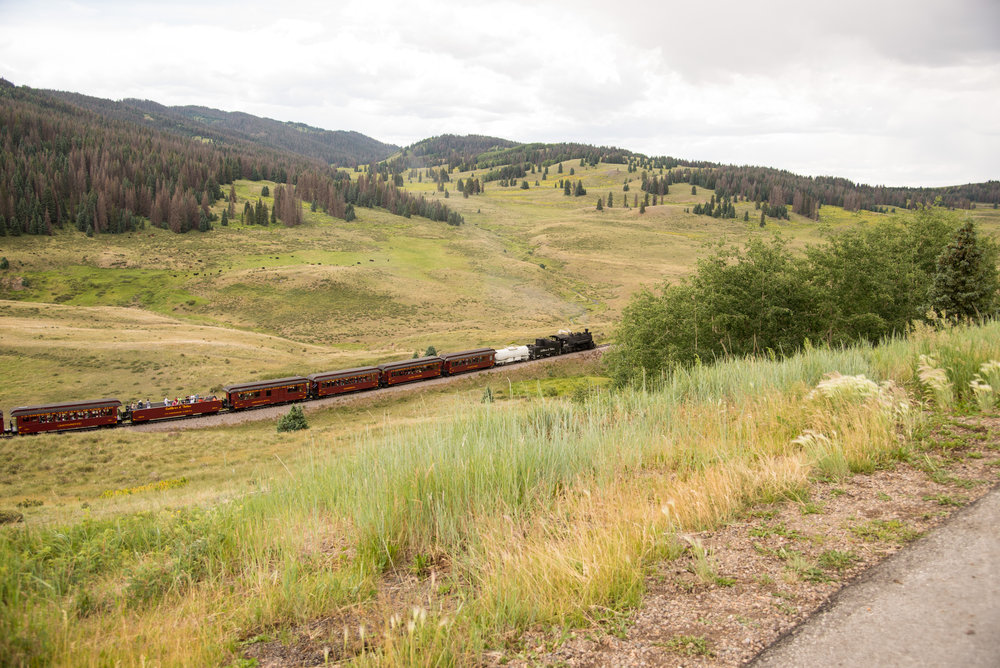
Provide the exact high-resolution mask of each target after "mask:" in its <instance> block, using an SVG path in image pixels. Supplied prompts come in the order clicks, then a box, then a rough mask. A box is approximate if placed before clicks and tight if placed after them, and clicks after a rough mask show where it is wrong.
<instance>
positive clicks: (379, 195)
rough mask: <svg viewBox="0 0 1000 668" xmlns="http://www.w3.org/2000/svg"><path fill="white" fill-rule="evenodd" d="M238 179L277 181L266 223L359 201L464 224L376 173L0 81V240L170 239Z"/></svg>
mask: <svg viewBox="0 0 1000 668" xmlns="http://www.w3.org/2000/svg"><path fill="white" fill-rule="evenodd" d="M91 99H92V98H91ZM109 105H110V107H111V108H113V109H120V107H116V106H115V103H109ZM88 106H90V107H94V106H95V105H88ZM97 106H99V105H97ZM126 116H127V115H126ZM235 179H250V180H254V181H258V180H268V181H275V182H277V183H279V184H284V185H283V186H279V187H278V188H276V192H275V195H276V202H275V206H274V220H273V221H269V222H277V221H280V222H282V223H284V224H285V225H296V224H298V223H299V222H301V205H302V202H303V201H307V202H311V203H314V204H315V205H316V206H317V207H318V208H319V207H321V208H322V209H323V210H324V211H326V212H328V213H329V214H331V215H333V216H336V217H339V218H345V219H348V220H349V219H351V218H353V215H354V213H353V209H354V207H355V206H363V207H374V206H379V207H384V208H386V209H388V210H389V211H391V212H392V213H395V214H398V215H402V216H409V215H421V216H426V217H428V218H431V219H433V220H440V221H447V222H449V223H450V224H453V225H457V224H461V222H462V219H461V217H460V216H458V215H457V214H455V213H454V212H452V211H451V210H449V209H448V207H446V206H445V205H443V204H441V203H440V202H436V201H428V200H426V199H425V198H424V197H421V196H414V195H412V194H410V193H406V192H403V191H402V190H400V189H399V188H397V186H396V185H395V183H392V182H389V181H387V180H386V179H385V178H384V177H383V176H381V175H380V174H378V172H377V171H374V172H373V173H371V174H365V173H359V175H358V177H357V179H354V180H352V179H351V176H350V174H349V173H347V172H344V171H340V170H336V169H334V168H332V167H331V166H330V165H328V164H326V163H324V162H320V161H318V160H315V159H312V158H310V157H307V156H302V155H298V154H295V153H291V152H289V151H283V150H278V149H274V148H270V147H268V146H263V145H260V144H254V143H251V142H247V141H241V140H232V141H231V142H223V141H213V140H208V139H205V138H200V139H199V138H192V137H190V136H186V135H185V134H184V133H174V132H167V131H164V130H159V129H155V128H150V127H147V126H146V125H143V124H141V123H136V122H133V121H132V120H128V119H127V118H124V117H122V114H119V113H111V114H103V113H101V112H99V111H95V110H94V109H93V108H84V107H81V106H78V105H76V104H73V103H72V102H68V101H67V100H66V99H64V96H60V95H54V94H50V93H48V92H45V91H38V90H33V89H31V88H27V87H15V86H13V85H11V84H10V83H9V82H6V81H3V82H2V83H0V234H11V235H19V234H52V233H53V231H54V230H56V229H60V228H63V227H66V226H75V227H76V228H77V229H79V230H80V231H81V232H85V233H87V234H101V233H121V232H127V231H131V230H135V229H136V228H137V227H141V226H143V225H144V224H145V222H146V221H147V220H148V221H149V223H150V224H152V225H154V226H157V227H163V228H169V229H170V230H172V231H174V232H178V233H181V232H187V231H189V230H195V229H197V230H201V231H206V230H208V229H210V228H211V226H212V223H213V222H214V220H215V215H214V214H213V213H212V212H211V211H210V206H211V205H212V204H214V203H215V202H216V201H217V200H219V199H220V198H222V197H223V196H224V195H225V193H224V190H223V187H222V186H223V185H226V184H231V183H232V182H233V181H234V180H235ZM227 213H228V214H229V216H230V217H231V216H232V215H233V214H234V212H233V211H228V212H227Z"/></svg>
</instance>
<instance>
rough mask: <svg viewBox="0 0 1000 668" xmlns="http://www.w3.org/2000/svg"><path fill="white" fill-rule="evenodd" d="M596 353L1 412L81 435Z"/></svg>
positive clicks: (330, 374)
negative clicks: (152, 399) (153, 399)
mask: <svg viewBox="0 0 1000 668" xmlns="http://www.w3.org/2000/svg"><path fill="white" fill-rule="evenodd" d="M593 348H595V345H594V337H593V335H592V334H591V333H590V330H588V329H585V330H583V331H582V332H566V331H561V332H559V333H558V334H555V335H554V336H547V337H544V338H540V339H535V342H534V343H529V344H527V345H523V346H508V347H506V348H501V349H493V348H477V349H475V350H464V351H461V352H457V353H442V354H440V355H435V356H431V357H419V358H416V359H409V360H403V361H399V362H389V363H386V364H379V365H378V366H368V367H359V368H356V369H342V370H340V371H326V372H322V373H314V374H310V375H309V376H291V377H289V378H277V379H274V380H261V381H256V382H250V383H235V384H231V385H226V386H224V387H223V388H222V396H221V397H219V396H215V395H212V396H201V395H191V396H188V397H185V398H184V399H182V400H177V399H175V400H173V401H171V400H170V399H169V398H165V399H164V400H163V401H162V402H150V401H149V400H146V401H138V402H134V403H131V404H122V402H121V401H119V400H118V399H93V400H88V401H70V402H64V403H58V404H44V405H40V406H22V407H20V408H15V409H14V410H12V411H11V412H10V419H9V421H8V422H4V418H3V413H2V412H0V434H3V435H6V436H13V435H27V434H39V433H43V432H61V431H75V430H82V429H97V428H101V427H115V426H119V425H128V424H143V423H146V422H151V421H153V420H169V419H176V418H183V417H196V416H201V415H214V414H216V413H220V412H222V411H240V410H246V409H251V408H260V407H263V406H274V405H277V404H287V403H292V402H298V401H309V400H313V399H321V398H323V397H329V396H333V395H338V394H346V393H349V392H361V391H364V390H371V389H375V388H379V387H390V386H393V385H399V384H401V383H412V382H417V381H421V380H428V379H431V378H439V377H441V376H453V375H456V374H461V373H467V372H470V371H479V370H482V369H490V368H493V367H495V366H504V365H507V364H514V363H517V362H525V361H528V360H536V359H543V358H546V357H555V356H557V355H566V354H568V353H575V352H580V351H583V350H592V349H593Z"/></svg>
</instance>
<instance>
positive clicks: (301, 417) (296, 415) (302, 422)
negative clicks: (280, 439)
mask: <svg viewBox="0 0 1000 668" xmlns="http://www.w3.org/2000/svg"><path fill="white" fill-rule="evenodd" d="M308 428H309V423H308V422H306V416H305V414H304V413H303V412H302V407H301V406H292V408H291V410H289V411H288V414H287V415H284V416H282V418H281V419H280V420H278V431H279V432H282V431H298V430H300V429H308Z"/></svg>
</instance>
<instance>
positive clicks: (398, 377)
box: [378, 357, 444, 387]
mask: <svg viewBox="0 0 1000 668" xmlns="http://www.w3.org/2000/svg"><path fill="white" fill-rule="evenodd" d="M443 364H444V360H442V359H441V358H440V357H420V358H417V359H415V360H405V361H403V362H390V363H389V364H379V365H378V368H379V370H380V371H381V372H382V377H381V379H380V380H379V385H381V386H382V387H388V386H390V385H398V384H400V383H409V382H412V381H415V380H424V379H426V378H437V377H438V376H440V375H441V367H442V365H443Z"/></svg>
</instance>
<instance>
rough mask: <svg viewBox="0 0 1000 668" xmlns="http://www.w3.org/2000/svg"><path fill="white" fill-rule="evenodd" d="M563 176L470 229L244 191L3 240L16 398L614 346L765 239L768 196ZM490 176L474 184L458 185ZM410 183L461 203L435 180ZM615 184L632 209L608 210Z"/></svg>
mask: <svg viewBox="0 0 1000 668" xmlns="http://www.w3.org/2000/svg"><path fill="white" fill-rule="evenodd" d="M571 169H572V170H573V171H574V172H575V173H574V174H573V175H572V176H571V175H570V174H569V172H570V170H571ZM563 171H564V174H562V175H559V174H557V166H555V165H553V166H552V167H551V168H550V170H549V175H548V178H547V179H546V180H541V174H536V175H530V174H529V175H528V178H527V180H528V183H529V185H530V187H529V188H528V189H527V190H523V189H521V188H520V187H519V186H518V185H512V186H508V187H501V186H499V185H497V183H496V182H491V183H488V184H486V191H485V193H483V194H481V195H475V196H472V197H469V198H463V197H462V196H461V195H460V194H455V193H451V192H449V194H450V197H448V199H447V204H448V205H449V206H451V207H453V208H454V209H456V210H457V211H459V212H460V213H461V214H462V215H463V216H464V217H465V220H466V224H465V225H463V226H461V227H451V226H448V225H445V224H443V223H436V222H432V221H428V220H425V219H420V218H402V217H399V216H393V215H390V214H387V213H386V212H384V211H380V210H371V209H358V210H357V214H358V218H357V220H355V221H353V222H350V223H347V222H344V221H342V220H338V219H333V218H330V217H329V216H326V215H324V214H322V213H319V212H312V211H310V207H309V206H308V203H305V204H304V205H303V209H304V221H305V222H304V224H303V225H301V226H299V227H296V228H285V227H283V226H280V225H276V226H268V227H260V226H251V225H242V224H240V222H239V212H240V211H242V209H243V205H244V203H245V202H247V201H250V202H256V200H257V199H258V198H259V197H260V193H261V189H262V187H263V186H264V185H268V186H269V187H270V188H271V189H273V188H274V186H275V184H273V183H263V182H249V181H240V182H238V183H237V184H236V193H237V198H238V202H237V205H236V211H237V212H238V213H237V216H236V220H235V221H234V222H233V223H232V224H230V225H229V226H227V227H222V226H221V225H220V224H219V223H218V222H216V224H215V228H214V229H213V230H212V231H211V232H209V233H206V234H200V233H194V232H192V233H188V234H185V235H175V234H172V233H170V232H167V231H164V230H159V229H153V228H148V227H147V228H146V229H145V230H142V231H139V232H136V233H133V234H126V235H121V236H117V235H99V236H97V237H94V238H88V237H85V236H83V235H81V234H79V233H77V232H75V231H64V232H61V233H58V234H56V235H55V236H52V237H28V236H23V237H17V238H12V237H2V238H0V255H2V256H4V257H7V258H8V261H9V262H10V268H9V269H8V270H7V271H6V272H3V274H2V275H0V313H2V316H3V317H0V339H2V341H3V345H2V347H0V373H2V374H3V376H4V378H5V379H6V380H7V382H5V383H4V384H3V385H2V387H0V407H3V408H5V409H7V410H9V409H10V408H11V407H13V406H15V405H24V404H32V403H37V402H42V401H56V400H59V399H65V398H69V397H76V396H80V393H82V394H83V395H85V396H98V395H111V396H119V395H120V398H122V399H123V400H131V399H136V398H144V397H146V396H147V395H153V396H156V395H160V394H171V395H172V394H178V393H191V392H206V391H209V390H210V389H212V388H215V387H218V386H221V385H222V384H224V383H227V382H236V381H241V380H250V379H256V378H263V377H276V376H280V375H284V374H290V373H295V374H304V373H310V372H313V371H319V370H326V369H331V368H344V367H348V366H353V365H357V364H367V363H372V362H378V361H384V360H390V359H399V358H402V357H408V356H410V355H412V353H413V351H417V350H419V351H423V350H424V349H426V348H427V347H428V346H431V345H433V346H435V348H436V349H438V350H456V349H464V348H471V347H478V346H484V345H486V346H501V345H506V344H509V343H514V342H526V341H529V340H531V339H533V338H534V337H536V336H542V335H546V334H549V333H552V332H554V331H556V330H558V329H581V328H583V327H589V328H590V329H591V330H593V331H595V332H596V333H597V335H598V337H599V338H602V339H608V338H609V337H610V336H611V333H612V329H613V324H614V322H615V321H616V319H617V317H618V315H619V313H620V311H621V308H622V307H623V306H624V304H625V303H626V302H627V300H628V298H629V296H630V295H631V294H632V293H633V292H635V291H636V290H637V289H638V288H640V287H641V286H643V285H651V284H657V283H659V282H661V281H663V280H677V279H679V278H680V277H681V276H683V275H685V274H686V273H687V272H688V271H690V269H691V268H692V267H693V265H694V263H695V261H696V260H697V258H698V257H700V256H701V255H703V254H704V253H706V252H708V250H709V246H710V245H711V244H716V243H719V242H734V243H738V242H740V241H741V240H743V239H745V238H746V237H747V236H748V235H749V234H753V233H759V232H760V231H761V230H760V227H759V224H758V221H759V213H758V212H755V211H754V208H753V204H752V203H743V202H741V203H738V204H737V206H736V208H737V219H736V220H735V221H733V220H719V219H713V218H709V217H705V216H696V215H693V214H690V213H686V212H685V209H690V207H692V206H693V205H694V204H696V203H699V202H705V201H707V200H708V199H709V198H710V197H711V196H712V195H713V193H712V192H711V191H709V190H704V189H700V188H699V190H698V193H697V194H696V195H692V194H691V190H690V187H689V186H688V185H687V184H684V183H678V184H674V185H673V186H672V187H671V191H670V193H669V194H668V195H667V196H666V198H665V201H664V203H662V204H659V205H657V206H650V207H648V208H647V209H646V212H645V213H644V214H640V213H639V211H638V209H637V208H634V207H631V206H630V208H624V207H623V206H622V204H623V200H624V198H625V196H626V195H627V196H628V197H629V202H630V205H631V203H632V201H633V199H634V197H635V195H636V193H637V192H638V190H639V181H640V175H639V174H637V173H631V174H630V173H628V171H627V169H626V167H625V166H624V165H614V164H610V165H609V164H599V165H597V166H594V167H591V166H580V165H579V161H567V162H566V163H563ZM470 175H471V174H470V173H454V174H452V175H451V182H450V183H448V184H446V185H447V186H448V187H449V188H453V187H454V186H455V182H456V181H457V180H458V179H460V178H462V179H465V178H468V177H469V176H470ZM480 175H481V174H480ZM560 176H561V177H564V178H572V179H573V180H574V181H575V180H582V181H583V183H584V185H585V187H586V188H587V189H588V194H587V195H586V196H583V197H567V196H565V195H563V192H562V189H560V188H557V187H555V186H556V184H557V182H558V177H560ZM536 179H537V180H538V185H537V186H536V185H535V180H536ZM626 181H627V182H628V183H629V186H630V190H629V191H628V192H627V193H626V192H624V191H623V187H624V185H625V183H626ZM405 187H406V188H407V189H409V190H412V191H414V192H419V193H422V194H424V195H425V196H427V197H440V198H443V197H444V193H443V192H438V191H437V189H436V187H435V185H434V184H433V183H431V182H428V181H426V180H425V181H424V182H422V183H421V182H418V181H417V180H416V179H411V180H409V181H407V182H406V184H405ZM609 192H610V193H613V199H614V206H613V207H611V208H607V207H606V208H605V209H604V210H603V211H597V210H596V206H595V205H596V201H597V198H598V197H603V198H606V197H607V195H608V193H609ZM262 199H263V200H264V201H265V203H267V204H268V205H269V206H270V205H271V204H273V199H272V198H270V197H264V198H262ZM222 206H223V203H222V202H221V201H220V203H219V204H218V205H217V206H216V212H217V213H219V214H221V212H222ZM747 210H748V211H749V213H750V220H751V222H750V223H744V222H743V220H742V218H743V214H744V211H747ZM899 215H905V214H902V213H901V214H899ZM971 215H973V216H974V217H975V218H976V219H977V221H978V222H979V224H980V225H981V226H982V227H983V229H984V230H987V231H995V230H996V229H998V228H1000V216H998V215H997V212H995V211H993V210H992V209H985V208H981V209H977V210H975V211H973V212H972V214H971ZM882 217H884V215H883V214H875V213H871V212H857V213H851V212H845V211H843V210H842V209H838V208H836V207H823V208H822V209H821V211H820V221H819V222H816V221H812V220H808V219H805V218H802V217H800V216H796V215H794V214H793V215H792V216H791V220H788V221H777V220H772V219H769V220H768V221H767V223H766V225H765V228H764V232H765V233H770V232H778V233H780V234H782V235H783V236H785V237H786V238H788V239H789V240H790V241H791V243H792V245H793V247H797V248H802V247H803V246H804V245H806V244H809V243H817V242H819V241H821V240H822V238H823V236H824V235H825V234H828V233H829V232H831V231H834V230H837V229H842V228H844V227H847V226H851V225H856V224H863V223H864V222H865V221H871V220H876V219H879V218H882ZM43 378H44V379H47V380H46V382H40V381H39V379H43Z"/></svg>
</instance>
